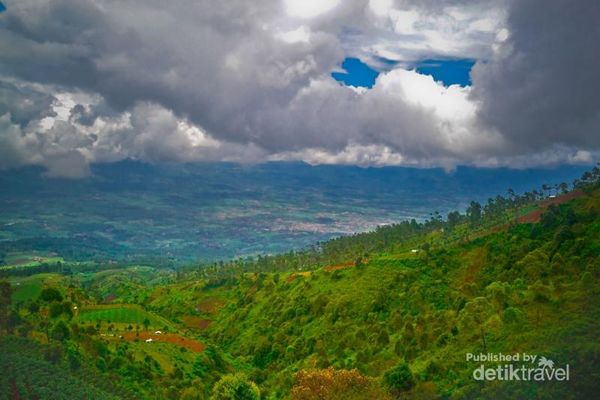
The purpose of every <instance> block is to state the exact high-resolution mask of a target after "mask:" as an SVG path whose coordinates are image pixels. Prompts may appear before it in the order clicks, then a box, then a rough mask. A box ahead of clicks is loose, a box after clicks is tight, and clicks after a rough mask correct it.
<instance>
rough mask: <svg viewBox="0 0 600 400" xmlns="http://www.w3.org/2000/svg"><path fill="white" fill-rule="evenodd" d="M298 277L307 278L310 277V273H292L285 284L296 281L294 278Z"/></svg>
mask: <svg viewBox="0 0 600 400" xmlns="http://www.w3.org/2000/svg"><path fill="white" fill-rule="evenodd" d="M299 276H303V277H305V278H308V277H309V276H310V271H305V272H294V273H293V274H291V275H290V276H288V277H287V279H286V282H288V283H291V282H294V280H296V278H297V277H299Z"/></svg>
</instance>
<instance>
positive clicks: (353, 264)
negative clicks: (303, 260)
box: [323, 258, 369, 272]
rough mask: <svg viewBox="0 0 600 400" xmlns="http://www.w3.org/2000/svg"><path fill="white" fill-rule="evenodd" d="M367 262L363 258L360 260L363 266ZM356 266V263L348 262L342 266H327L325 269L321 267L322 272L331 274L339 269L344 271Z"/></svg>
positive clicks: (367, 260)
mask: <svg viewBox="0 0 600 400" xmlns="http://www.w3.org/2000/svg"><path fill="white" fill-rule="evenodd" d="M368 262H369V259H368V258H365V259H363V260H362V263H363V264H366V263H368ZM354 266H356V263H355V262H354V261H348V262H345V263H342V264H337V265H328V266H326V267H323V271H327V272H332V271H337V270H339V269H346V268H352V267H354Z"/></svg>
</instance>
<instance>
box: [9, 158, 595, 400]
mask: <svg viewBox="0 0 600 400" xmlns="http://www.w3.org/2000/svg"><path fill="white" fill-rule="evenodd" d="M599 181H600V170H598V168H596V169H594V170H593V171H592V172H591V173H589V174H587V175H584V177H583V178H582V180H580V181H578V182H577V187H576V188H575V189H574V190H567V189H566V188H563V189H561V190H559V191H558V193H557V194H554V193H552V196H553V197H549V194H550V193H541V194H540V193H537V194H536V193H533V192H530V193H525V194H522V195H517V194H511V195H510V196H509V197H508V198H506V197H495V198H494V199H492V200H491V201H489V202H488V203H487V204H485V205H483V206H482V205H480V204H478V203H475V202H474V203H470V204H469V205H468V207H467V210H466V212H465V213H464V214H461V213H451V214H449V215H448V216H447V218H445V219H444V218H442V217H441V216H438V215H436V214H433V215H431V217H430V218H429V219H428V220H427V221H425V222H422V223H418V222H416V221H407V222H403V223H400V224H397V225H392V226H385V227H380V228H378V229H377V230H376V231H374V232H371V233H364V234H357V235H353V236H349V237H342V238H338V239H334V240H331V241H328V242H325V243H322V244H320V246H318V247H315V248H312V249H307V250H304V251H299V252H291V253H285V254H279V255H274V256H263V257H257V258H253V259H247V258H242V259H238V260H233V261H229V262H223V263H213V264H205V265H204V264H203V265H194V266H188V267H182V268H179V269H177V270H171V269H165V268H162V269H159V268H155V267H151V266H141V265H132V266H129V267H126V268H116V266H115V264H110V263H108V264H103V263H98V262H95V263H94V262H83V261H78V262H74V261H70V260H68V259H61V260H56V261H55V262H54V263H52V264H47V265H48V268H50V269H56V271H57V272H55V273H42V274H40V273H38V272H39V269H40V268H41V267H43V265H27V266H24V265H23V264H20V266H17V265H13V266H11V267H10V268H6V269H5V271H4V273H5V274H6V276H7V277H8V283H9V284H10V286H9V284H7V283H3V284H1V285H0V289H2V291H1V293H2V298H3V302H2V303H1V304H2V313H0V316H2V319H1V322H2V326H1V327H0V350H1V351H2V354H3V357H2V358H1V359H0V367H1V368H2V370H3V371H9V372H8V373H7V374H2V376H1V377H0V398H9V399H21V398H34V399H46V398H57V399H61V398H64V399H73V398H98V399H104V398H107V399H112V398H131V399H134V398H142V399H209V398H214V399H220V398H235V397H231V396H230V397H219V396H220V395H222V393H221V392H220V390H222V388H223V387H229V388H231V390H233V391H237V392H236V393H243V395H239V396H242V397H239V396H238V397H239V398H242V399H256V398H257V397H256V395H255V391H254V388H255V387H258V388H259V390H260V393H261V398H262V399H293V400H312V399H314V400H317V399H340V400H341V399H394V398H401V399H438V398H439V399H443V398H445V399H490V398H494V399H504V398H505V399H556V398H565V399H590V398H594V397H595V395H596V394H597V393H598V390H600V388H599V384H598V382H600V372H599V369H598V366H599V365H600V357H599V355H600V343H599V342H598V334H597V333H598V332H600V284H599V283H600V281H599V279H600V185H599ZM561 192H564V193H561ZM42 264H44V263H42ZM59 264H60V265H59ZM8 299H10V301H8ZM522 352H526V353H529V354H535V355H538V356H540V357H541V356H544V357H545V358H546V359H548V360H551V361H552V362H553V366H552V367H546V368H554V367H561V366H564V365H566V364H569V365H570V374H571V379H570V380H569V381H567V382H559V381H550V382H544V383H539V382H522V381H520V382H511V381H492V382H480V381H476V380H474V379H473V377H472V373H473V370H474V369H475V368H476V367H478V366H479V363H475V362H469V361H466V354H467V353H474V354H479V353H483V354H487V353H503V354H514V353H522ZM496 364H497V363H494V362H492V363H489V366H490V367H494V366H496ZM49 377H51V378H49ZM243 396H245V397H243Z"/></svg>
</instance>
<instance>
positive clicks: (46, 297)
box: [40, 287, 63, 303]
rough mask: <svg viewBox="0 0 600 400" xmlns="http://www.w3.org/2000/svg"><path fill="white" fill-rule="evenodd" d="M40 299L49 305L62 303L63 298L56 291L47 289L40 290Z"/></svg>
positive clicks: (51, 288) (50, 288)
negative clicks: (55, 302)
mask: <svg viewBox="0 0 600 400" xmlns="http://www.w3.org/2000/svg"><path fill="white" fill-rule="evenodd" d="M40 299H42V300H43V301H45V302H48V303H49V302H52V301H62V299H63V297H62V294H60V292H59V291H58V290H57V289H55V288H53V287H48V288H44V289H42V292H41V293H40Z"/></svg>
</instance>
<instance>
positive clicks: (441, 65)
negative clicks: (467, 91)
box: [415, 59, 475, 86]
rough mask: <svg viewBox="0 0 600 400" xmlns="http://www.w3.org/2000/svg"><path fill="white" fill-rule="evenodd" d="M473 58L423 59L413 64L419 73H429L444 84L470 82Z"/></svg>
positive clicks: (466, 83)
mask: <svg viewBox="0 0 600 400" xmlns="http://www.w3.org/2000/svg"><path fill="white" fill-rule="evenodd" d="M474 64H475V60H470V59H464V60H423V61H420V62H419V63H418V64H416V65H415V67H416V70H417V72H418V73H420V74H424V75H431V76H432V77H433V79H434V80H436V81H442V82H443V83H444V85H445V86H450V85H455V84H458V85H460V86H468V85H470V84H471V76H470V72H471V68H473V65H474Z"/></svg>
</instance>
